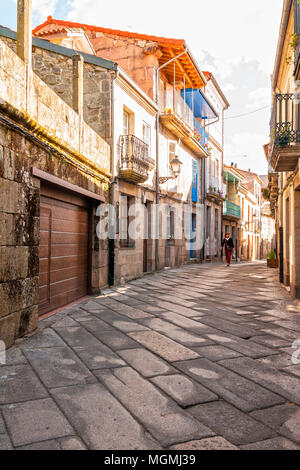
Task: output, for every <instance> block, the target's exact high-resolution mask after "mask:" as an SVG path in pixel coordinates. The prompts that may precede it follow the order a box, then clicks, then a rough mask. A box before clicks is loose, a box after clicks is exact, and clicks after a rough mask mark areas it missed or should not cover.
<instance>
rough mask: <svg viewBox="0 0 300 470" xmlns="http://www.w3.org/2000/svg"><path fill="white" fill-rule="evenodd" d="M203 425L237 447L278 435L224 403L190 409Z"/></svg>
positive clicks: (219, 402) (208, 404)
mask: <svg viewBox="0 0 300 470" xmlns="http://www.w3.org/2000/svg"><path fill="white" fill-rule="evenodd" d="M189 412H190V413H191V414H192V415H193V416H195V417H196V418H197V419H199V421H200V422H201V423H204V424H206V426H208V427H209V428H210V429H212V430H213V431H215V433H216V434H218V435H221V436H224V437H225V439H227V440H228V441H229V442H231V443H232V444H235V445H241V444H250V443H251V442H256V441H262V440H265V439H268V438H272V437H274V436H276V433H275V432H274V431H272V430H271V429H269V428H268V427H267V426H265V425H264V424H262V423H261V422H259V421H256V420H255V419H254V418H252V417H251V416H249V415H247V414H246V413H243V412H242V411H240V410H238V409H236V408H235V407H234V406H232V405H230V404H229V403H226V402H224V401H217V402H213V403H207V404H204V405H198V406H195V407H193V408H190V409H189Z"/></svg>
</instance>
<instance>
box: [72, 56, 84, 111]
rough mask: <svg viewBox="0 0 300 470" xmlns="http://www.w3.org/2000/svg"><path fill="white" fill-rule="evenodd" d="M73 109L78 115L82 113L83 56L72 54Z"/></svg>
mask: <svg viewBox="0 0 300 470" xmlns="http://www.w3.org/2000/svg"><path fill="white" fill-rule="evenodd" d="M72 60H73V109H74V111H76V113H78V114H79V115H80V116H82V114H83V63H84V60H83V57H82V55H80V54H76V55H73V57H72Z"/></svg>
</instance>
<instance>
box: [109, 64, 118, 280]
mask: <svg viewBox="0 0 300 470" xmlns="http://www.w3.org/2000/svg"><path fill="white" fill-rule="evenodd" d="M118 75H119V71H118V70H117V71H116V72H114V73H112V76H111V110H110V117H111V133H110V134H111V138H110V148H111V173H112V181H111V184H110V188H109V204H110V205H111V210H110V213H109V239H108V284H109V286H113V285H114V283H115V236H116V223H117V222H116V217H115V212H114V211H113V209H115V203H116V198H115V191H116V186H117V175H116V162H115V80H116V78H117V77H118Z"/></svg>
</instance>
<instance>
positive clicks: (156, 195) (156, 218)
mask: <svg viewBox="0 0 300 470" xmlns="http://www.w3.org/2000/svg"><path fill="white" fill-rule="evenodd" d="M187 52H188V48H186V49H185V50H184V52H182V53H181V54H179V55H177V56H176V57H173V58H172V59H171V60H169V61H168V62H166V63H165V64H163V65H161V66H160V67H158V68H157V69H156V71H155V88H156V89H155V103H156V104H157V106H158V107H159V72H160V71H161V70H162V69H163V68H165V67H166V66H167V65H169V64H171V63H172V62H175V60H178V59H179V58H180V57H181V56H183V55H185V54H187ZM174 86H175V84H174ZM155 204H156V210H155V222H156V233H155V270H156V271H158V269H159V259H158V255H159V210H158V206H159V110H158V111H157V114H156V173H155Z"/></svg>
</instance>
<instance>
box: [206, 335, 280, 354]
mask: <svg viewBox="0 0 300 470" xmlns="http://www.w3.org/2000/svg"><path fill="white" fill-rule="evenodd" d="M206 336H207V337H208V338H209V339H211V340H212V341H214V342H215V343H219V344H222V345H224V346H226V347H227V348H229V349H233V351H236V352H238V353H241V354H242V355H243V356H249V357H251V358H254V359H259V358H261V357H266V356H271V355H273V354H274V355H275V354H279V351H276V350H275V349H271V348H267V347H266V346H262V345H261V344H258V343H255V342H254V341H250V340H249V341H247V340H245V339H241V338H237V337H236V336H233V335H230V334H228V333H223V332H221V331H220V332H219V333H214V334H210V333H209V334H207V335H206Z"/></svg>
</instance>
